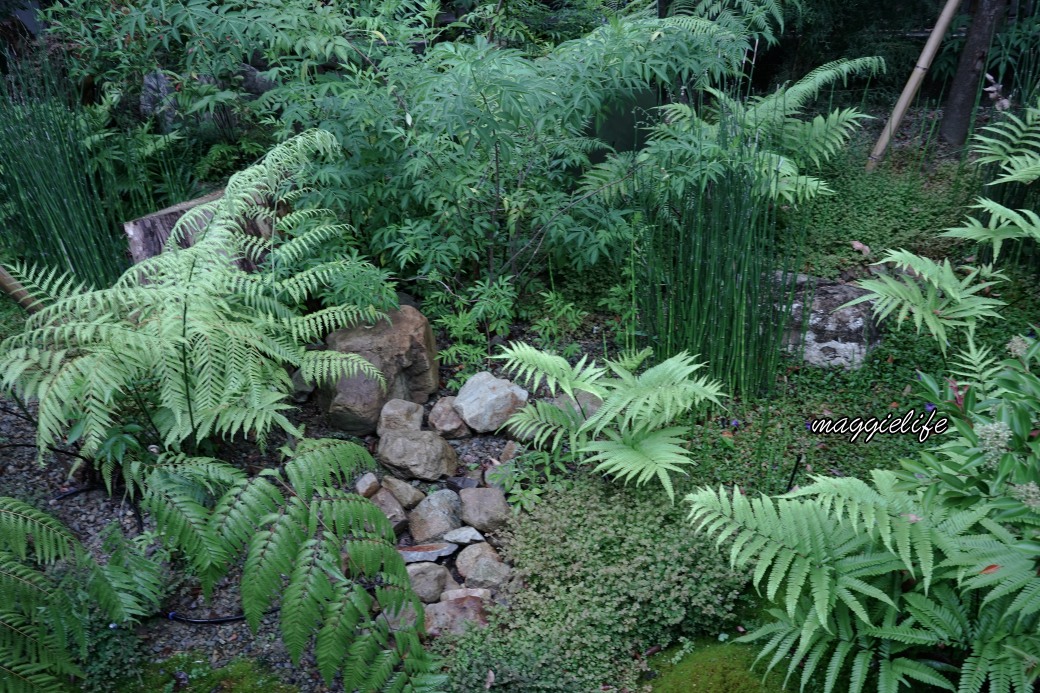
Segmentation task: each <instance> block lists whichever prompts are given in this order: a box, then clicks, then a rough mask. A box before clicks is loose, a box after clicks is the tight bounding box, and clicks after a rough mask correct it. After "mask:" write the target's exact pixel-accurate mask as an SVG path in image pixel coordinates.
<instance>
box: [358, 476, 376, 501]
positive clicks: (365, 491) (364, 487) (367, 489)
mask: <svg viewBox="0 0 1040 693" xmlns="http://www.w3.org/2000/svg"><path fill="white" fill-rule="evenodd" d="M354 489H355V490H356V491H357V492H358V493H360V494H361V495H362V496H364V497H365V498H371V497H372V496H374V495H375V493H376V491H378V490H379V479H377V478H376V475H375V474H373V473H372V472H368V473H366V474H362V475H361V478H360V479H358V480H357V483H356V484H354Z"/></svg>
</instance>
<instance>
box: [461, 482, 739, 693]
mask: <svg viewBox="0 0 1040 693" xmlns="http://www.w3.org/2000/svg"><path fill="white" fill-rule="evenodd" d="M684 523H685V511H684V509H683V508H682V507H681V506H680V505H679V504H670V503H669V502H668V499H667V496H666V495H665V494H664V492H663V490H662V489H660V488H638V489H637V488H631V487H630V488H621V487H618V486H616V485H614V484H611V483H610V482H608V481H605V480H603V479H598V478H595V477H592V476H581V477H579V478H578V479H576V480H575V483H574V484H573V485H572V486H571V487H569V488H567V489H561V490H558V491H555V492H552V493H549V494H546V495H545V497H544V500H543V501H542V502H541V503H539V504H538V505H537V506H536V507H535V508H534V509H533V511H532V512H530V513H524V514H522V515H520V516H519V517H518V518H517V519H516V520H515V521H514V524H513V526H512V528H511V530H510V532H509V533H508V535H507V537H506V538H507V541H508V548H507V549H506V550H505V552H506V555H507V558H508V559H509V560H510V561H511V562H512V563H513V565H514V567H515V570H516V572H517V574H518V576H519V580H518V581H517V582H516V586H515V588H514V590H515V592H514V593H513V594H511V595H510V598H509V602H510V605H509V608H508V609H501V610H498V611H497V612H495V613H493V614H492V616H491V619H490V620H491V624H490V625H489V627H488V628H487V629H483V630H475V631H471V632H469V633H468V634H466V635H464V636H462V637H461V638H460V639H458V640H456V641H455V642H454V643H442V645H441V646H442V647H443V648H445V649H446V650H448V651H449V654H450V658H449V665H450V674H451V680H452V690H454V691H474V690H482V689H483V688H484V686H485V685H486V684H487V681H488V680H489V678H490V677H489V673H488V672H489V671H491V672H493V675H494V682H493V686H492V689H493V690H502V691H567V692H568V693H577V692H579V691H592V690H596V691H598V690H600V689H601V686H604V685H612V686H617V687H622V686H627V687H630V688H631V687H632V686H633V685H634V684H635V683H636V680H637V679H638V677H639V673H640V670H641V669H645V662H644V660H643V659H642V653H644V652H646V651H647V650H648V649H649V648H651V647H653V646H655V645H661V646H666V645H668V644H669V643H671V642H672V641H674V640H675V639H676V638H677V637H679V636H680V635H683V636H692V635H696V634H698V633H700V634H703V633H709V634H716V633H718V631H719V628H721V627H725V624H726V623H729V622H731V621H732V620H733V618H734V616H733V611H734V608H735V606H736V602H737V598H738V597H739V595H740V592H741V588H742V587H743V585H744V582H745V576H744V575H743V574H742V573H738V572H734V571H732V570H730V569H729V568H727V567H726V566H725V565H724V562H723V561H719V560H718V556H717V554H716V553H715V549H714V547H713V546H712V545H710V544H705V543H703V542H700V541H698V540H697V539H696V538H695V537H693V536H692V534H691V533H690V532H689V531H688V529H687V527H686V526H684ZM452 650H453V651H452Z"/></svg>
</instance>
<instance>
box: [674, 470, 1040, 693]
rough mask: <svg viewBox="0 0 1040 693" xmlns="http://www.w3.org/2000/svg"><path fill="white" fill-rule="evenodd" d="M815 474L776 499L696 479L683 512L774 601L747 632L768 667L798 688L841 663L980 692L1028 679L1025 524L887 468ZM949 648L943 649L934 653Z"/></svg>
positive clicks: (838, 674)
mask: <svg viewBox="0 0 1040 693" xmlns="http://www.w3.org/2000/svg"><path fill="white" fill-rule="evenodd" d="M873 482H874V484H873V486H871V485H868V484H866V483H864V482H862V481H860V480H858V479H850V478H841V479H834V478H826V477H814V480H813V483H812V484H811V485H809V486H807V487H805V488H802V489H800V490H797V491H794V492H792V493H789V494H787V495H785V496H781V497H780V498H779V499H776V500H774V499H771V498H767V497H764V496H763V497H760V498H757V499H750V498H747V497H745V496H744V495H743V494H742V493H741V492H740V491H739V489H734V490H733V492H732V493H728V492H726V491H725V490H722V489H720V490H719V491H713V490H711V489H702V490H700V491H698V492H696V493H694V494H692V495H690V496H689V497H688V498H687V500H688V501H689V502H690V503H691V505H692V509H691V513H690V517H691V520H692V521H693V522H694V524H695V526H696V527H697V528H698V530H699V531H701V532H704V533H705V534H708V535H711V536H714V537H715V538H716V541H717V542H718V543H720V544H721V543H722V542H723V541H727V540H728V541H729V547H730V548H729V557H730V561H731V563H733V565H735V566H747V567H749V568H750V567H752V566H753V577H752V579H753V581H754V583H755V585H756V586H757V587H759V589H762V588H763V587H764V591H765V596H766V597H767V598H768V599H770V600H773V601H775V602H777V603H779V604H780V605H781V606H782V607H783V608H778V609H774V610H772V611H771V612H770V613H771V614H772V615H773V617H774V620H773V622H771V623H769V624H767V625H765V626H763V627H762V628H759V629H758V630H756V631H754V632H753V633H750V634H748V635H747V636H745V637H744V638H742V640H743V641H746V642H751V641H765V645H764V647H763V649H762V652H761V654H760V656H759V659H764V658H768V664H767V667H768V668H769V669H772V668H774V667H775V666H777V665H779V664H780V663H781V662H782V661H784V659H785V658H787V659H788V677H790V676H792V675H794V674H796V673H797V672H799V671H800V672H801V676H800V683H801V688H802V690H805V688H806V686H807V685H808V684H809V682H810V681H812V680H813V677H814V676H817V675H819V676H822V677H823V680H824V691H825V693H826V692H829V691H832V690H837V688H836V686H838V685H839V681H843V680H844V679H843V678H842V677H843V676H848V679H847V681H848V684H847V685H848V688H842V689H841V690H848V691H850V692H851V693H858V692H859V691H862V690H864V689H865V687H866V686H867V683H868V680H870V681H873V685H875V686H876V689H877V691H878V692H879V693H883V692H894V691H897V690H900V689H904V690H914V686H915V685H916V684H918V683H925V684H929V685H932V686H937V687H939V688H943V689H946V690H956V691H962V692H964V693H978V691H979V690H981V689H982V687H983V686H984V685H985V684H986V682H987V681H988V682H989V685H990V686H991V687H994V688H991V690H1004V691H1012V690H1013V691H1021V692H1023V693H1024V692H1026V691H1031V690H1032V681H1033V679H1034V678H1035V677H1036V673H1037V672H1036V671H1035V667H1036V661H1037V660H1038V659H1040V617H1038V616H1037V613H1038V612H1040V577H1037V573H1036V554H1035V549H1033V548H1032V547H1033V546H1034V544H1033V541H1032V539H1031V535H1029V534H1026V535H1023V534H1020V533H1016V532H1014V531H1013V530H1009V529H1007V528H1005V527H1003V526H1001V525H999V524H997V523H995V522H993V521H992V520H990V519H988V515H989V514H990V513H991V512H992V511H993V508H992V507H991V506H989V505H985V504H980V505H974V506H969V507H967V508H965V509H954V508H952V507H949V506H947V505H945V504H944V503H943V502H941V499H940V500H936V499H935V498H934V497H932V498H931V499H929V497H928V496H926V495H925V494H923V493H922V492H921V491H920V490H917V491H905V490H899V488H898V487H899V484H898V478H897V476H896V474H895V473H893V472H887V471H881V470H875V471H874V472H873ZM944 650H945V652H943V651H944Z"/></svg>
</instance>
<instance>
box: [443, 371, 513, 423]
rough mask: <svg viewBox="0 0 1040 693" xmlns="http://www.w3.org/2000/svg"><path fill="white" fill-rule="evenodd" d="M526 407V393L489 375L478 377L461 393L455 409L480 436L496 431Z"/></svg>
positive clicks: (466, 385)
mask: <svg viewBox="0 0 1040 693" xmlns="http://www.w3.org/2000/svg"><path fill="white" fill-rule="evenodd" d="M525 404H527V390H525V389H523V388H522V387H520V386H519V385H514V384H513V383H511V382H509V381H508V380H503V379H501V378H496V377H495V376H493V375H491V374H490V373H488V372H487V371H484V372H482V373H477V374H476V375H474V376H473V377H472V378H470V379H469V380H467V381H466V384H465V385H463V386H462V389H460V390H459V394H458V396H457V397H456V398H455V402H454V403H453V404H452V406H453V407H454V408H455V411H456V412H458V414H459V416H460V417H462V420H463V421H465V422H466V425H467V426H469V427H470V428H472V429H473V430H474V431H477V432H478V433H486V432H488V431H496V430H498V429H499V428H501V427H502V424H504V423H505V422H506V419H508V418H509V417H510V416H512V415H513V414H515V413H516V412H518V411H520V409H522V408H523V406H524V405H525Z"/></svg>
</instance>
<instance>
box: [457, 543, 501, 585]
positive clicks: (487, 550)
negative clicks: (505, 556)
mask: <svg viewBox="0 0 1040 693" xmlns="http://www.w3.org/2000/svg"><path fill="white" fill-rule="evenodd" d="M484 561H493V562H495V563H501V562H502V559H501V557H499V555H498V551H495V549H494V547H492V546H491V544H489V543H487V542H486V541H484V542H480V543H479V544H471V545H469V546H467V547H466V548H464V549H463V550H462V551H461V553H459V555H458V556H456V557H455V570H457V571H459V575H461V576H462V577H464V578H465V577H469V575H470V573H472V572H473V571H474V570H475V569H476V567H477V564H479V563H483V562H484Z"/></svg>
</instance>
